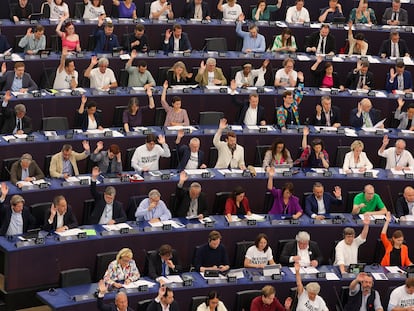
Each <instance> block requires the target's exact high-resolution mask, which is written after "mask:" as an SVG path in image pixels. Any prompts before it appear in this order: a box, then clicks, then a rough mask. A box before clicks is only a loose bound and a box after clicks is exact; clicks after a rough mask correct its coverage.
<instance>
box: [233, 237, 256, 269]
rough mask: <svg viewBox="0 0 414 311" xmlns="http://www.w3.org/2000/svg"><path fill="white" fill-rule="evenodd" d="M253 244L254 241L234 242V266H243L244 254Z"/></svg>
mask: <svg viewBox="0 0 414 311" xmlns="http://www.w3.org/2000/svg"><path fill="white" fill-rule="evenodd" d="M252 245H254V241H239V242H236V255H235V256H234V264H233V267H234V268H243V267H244V258H245V255H246V251H247V249H248V248H249V247H250V246H252Z"/></svg>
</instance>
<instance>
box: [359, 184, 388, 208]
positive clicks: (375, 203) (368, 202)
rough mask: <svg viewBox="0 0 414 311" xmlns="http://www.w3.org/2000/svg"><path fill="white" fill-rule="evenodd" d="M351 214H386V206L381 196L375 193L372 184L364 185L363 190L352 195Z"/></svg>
mask: <svg viewBox="0 0 414 311" xmlns="http://www.w3.org/2000/svg"><path fill="white" fill-rule="evenodd" d="M352 214H354V215H357V214H367V215H369V216H371V215H386V214H387V208H386V207H385V204H384V202H383V201H382V200H381V197H380V196H379V195H378V194H377V193H375V188H374V186H373V185H370V184H368V185H365V187H364V192H361V193H358V194H357V195H356V196H355V197H354V206H353V208H352Z"/></svg>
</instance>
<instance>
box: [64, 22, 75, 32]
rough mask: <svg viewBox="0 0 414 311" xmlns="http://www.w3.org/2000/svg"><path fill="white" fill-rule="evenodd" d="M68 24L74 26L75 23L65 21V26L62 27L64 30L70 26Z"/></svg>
mask: <svg viewBox="0 0 414 311" xmlns="http://www.w3.org/2000/svg"><path fill="white" fill-rule="evenodd" d="M70 26H73V27H75V24H73V23H72V22H67V23H66V24H65V27H63V28H65V31H66V29H67V28H68V27H70Z"/></svg>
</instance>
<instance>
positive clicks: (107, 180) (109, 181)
mask: <svg viewBox="0 0 414 311" xmlns="http://www.w3.org/2000/svg"><path fill="white" fill-rule="evenodd" d="M119 181H120V178H119V177H111V178H104V179H103V182H104V184H113V183H117V182H119ZM128 181H129V178H128Z"/></svg>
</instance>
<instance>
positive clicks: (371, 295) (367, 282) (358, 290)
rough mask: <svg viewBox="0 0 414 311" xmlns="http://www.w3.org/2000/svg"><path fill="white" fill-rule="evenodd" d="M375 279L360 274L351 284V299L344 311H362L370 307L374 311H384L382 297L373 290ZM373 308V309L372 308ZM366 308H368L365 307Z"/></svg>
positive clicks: (362, 273)
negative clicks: (361, 310)
mask: <svg viewBox="0 0 414 311" xmlns="http://www.w3.org/2000/svg"><path fill="white" fill-rule="evenodd" d="M373 285H374V278H373V277H372V275H370V274H367V273H365V272H360V273H358V275H357V276H356V278H355V279H354V280H352V282H351V284H349V297H348V299H347V300H348V301H347V302H346V304H345V306H344V311H350V310H360V309H361V308H364V307H365V305H368V306H369V307H370V308H372V310H378V311H382V310H384V309H383V308H382V305H381V296H380V294H379V293H378V291H376V290H374V289H373ZM371 306H372V307H371ZM365 308H366V307H365Z"/></svg>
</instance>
